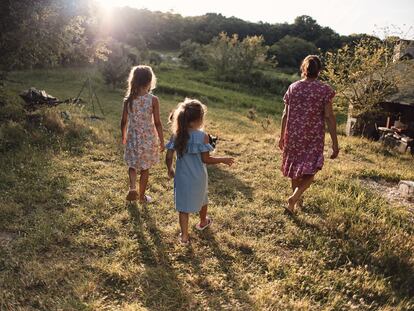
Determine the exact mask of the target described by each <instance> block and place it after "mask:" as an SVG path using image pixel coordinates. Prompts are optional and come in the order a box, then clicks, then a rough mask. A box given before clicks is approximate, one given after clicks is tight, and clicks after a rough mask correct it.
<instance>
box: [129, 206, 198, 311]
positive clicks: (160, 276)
mask: <svg viewBox="0 0 414 311" xmlns="http://www.w3.org/2000/svg"><path fill="white" fill-rule="evenodd" d="M141 210H142V212H140V211H139V209H138V206H137V204H129V205H128V211H129V214H130V216H131V220H132V223H133V227H134V232H135V234H136V239H137V242H138V246H139V250H140V254H139V257H140V258H139V261H140V262H141V263H143V264H144V266H145V272H144V274H143V275H142V276H141V277H140V278H141V279H142V281H140V283H141V286H142V288H143V294H144V301H143V302H142V303H143V304H144V305H145V306H146V307H147V308H148V309H150V310H157V311H159V310H186V309H188V308H187V306H188V305H189V303H190V296H189V294H188V293H186V291H185V290H184V288H183V287H182V285H181V283H180V280H179V279H178V276H177V273H176V271H175V270H174V268H173V266H172V264H171V261H170V259H169V257H168V250H167V247H166V245H165V243H164V239H163V237H162V236H161V232H160V231H159V229H158V227H157V224H156V221H155V219H154V218H153V217H152V215H151V212H149V211H148V207H142V208H141ZM145 227H146V229H147V231H148V233H146V232H145V231H146V230H145Z"/></svg>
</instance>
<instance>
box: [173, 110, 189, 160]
mask: <svg viewBox="0 0 414 311" xmlns="http://www.w3.org/2000/svg"><path fill="white" fill-rule="evenodd" d="M176 118H177V121H176V122H177V125H176V126H177V129H176V136H175V141H174V146H175V150H176V152H177V155H178V156H179V157H181V156H182V155H183V154H184V152H185V149H186V147H187V142H188V139H189V138H190V134H189V133H188V125H189V124H188V121H187V118H186V113H185V109H180V110H179V111H178V113H177V116H176Z"/></svg>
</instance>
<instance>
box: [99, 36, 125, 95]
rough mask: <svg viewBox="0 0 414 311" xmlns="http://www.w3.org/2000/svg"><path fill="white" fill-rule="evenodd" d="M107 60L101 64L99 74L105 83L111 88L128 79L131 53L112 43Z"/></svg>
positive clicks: (118, 44)
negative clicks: (100, 73)
mask: <svg viewBox="0 0 414 311" xmlns="http://www.w3.org/2000/svg"><path fill="white" fill-rule="evenodd" d="M110 49H111V53H110V54H109V56H108V60H107V61H106V62H104V63H103V65H102V67H101V72H102V75H103V77H104V80H105V83H106V84H108V85H111V86H112V87H113V88H115V87H117V86H120V85H122V84H123V83H124V82H125V80H126V79H127V77H128V73H129V71H130V70H131V66H132V65H133V61H132V60H131V51H129V50H128V49H126V48H125V47H124V46H123V45H121V44H120V43H117V42H112V44H111V46H110Z"/></svg>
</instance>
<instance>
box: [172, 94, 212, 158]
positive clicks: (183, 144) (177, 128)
mask: <svg viewBox="0 0 414 311" xmlns="http://www.w3.org/2000/svg"><path fill="white" fill-rule="evenodd" d="M206 111H207V108H206V107H205V106H204V105H203V104H202V103H201V102H200V101H198V100H196V99H189V98H186V99H185V100H184V102H183V103H180V104H178V106H177V109H175V111H174V112H173V113H171V115H170V121H172V131H173V133H174V147H175V151H176V152H177V155H178V157H181V156H183V154H184V153H185V152H186V149H187V142H188V140H189V139H190V133H189V132H188V129H189V127H190V124H191V122H194V121H198V120H201V121H203V118H204V115H205V113H206Z"/></svg>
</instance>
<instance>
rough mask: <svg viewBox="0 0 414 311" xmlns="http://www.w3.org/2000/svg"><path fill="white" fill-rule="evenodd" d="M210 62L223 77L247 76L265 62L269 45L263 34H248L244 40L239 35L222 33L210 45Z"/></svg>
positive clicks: (217, 73) (218, 74)
mask: <svg viewBox="0 0 414 311" xmlns="http://www.w3.org/2000/svg"><path fill="white" fill-rule="evenodd" d="M208 51H209V53H208V56H209V62H210V64H211V65H212V67H213V68H214V70H215V72H216V75H217V76H219V77H220V78H223V79H226V80H228V79H234V78H235V77H247V76H249V75H250V74H251V73H252V71H253V70H254V69H255V68H257V67H258V66H259V65H260V64H262V63H264V61H265V58H266V51H267V47H266V46H264V38H263V37H262V36H252V37H249V36H247V37H246V38H244V39H243V40H242V41H241V40H239V37H238V35H236V34H234V35H233V36H232V37H228V36H227V34H225V33H220V35H219V36H218V37H215V38H214V39H213V40H212V42H211V43H210V44H209V46H208Z"/></svg>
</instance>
